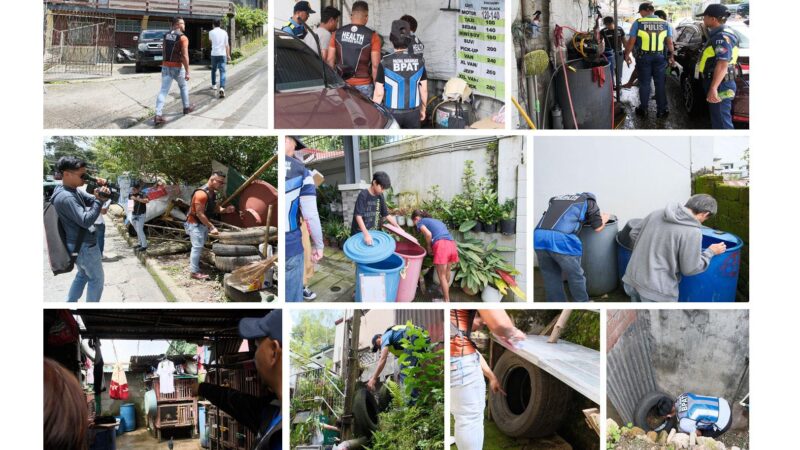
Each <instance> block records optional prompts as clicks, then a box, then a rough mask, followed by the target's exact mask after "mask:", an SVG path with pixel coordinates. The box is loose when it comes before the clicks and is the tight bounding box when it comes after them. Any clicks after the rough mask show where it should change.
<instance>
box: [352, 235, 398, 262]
mask: <svg viewBox="0 0 800 450" xmlns="http://www.w3.org/2000/svg"><path fill="white" fill-rule="evenodd" d="M369 234H370V236H372V245H371V246H370V245H367V244H365V243H364V235H363V233H356V234H354V235H352V236H350V237H349V238H347V241H345V243H344V254H345V255H346V256H347V257H348V258H350V259H351V260H353V261H354V262H355V263H357V264H372V263H376V262H380V261H383V260H384V259H386V258H388V257H390V256H392V254H393V253H394V249H395V240H394V238H393V237H391V236H389V235H388V234H387V233H384V232H383V231H378V230H369Z"/></svg>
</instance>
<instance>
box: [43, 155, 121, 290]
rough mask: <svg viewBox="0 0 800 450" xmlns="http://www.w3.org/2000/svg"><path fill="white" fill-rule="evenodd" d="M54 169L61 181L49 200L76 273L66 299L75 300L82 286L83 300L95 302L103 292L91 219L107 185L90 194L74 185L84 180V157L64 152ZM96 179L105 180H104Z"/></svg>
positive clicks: (100, 256) (99, 205)
mask: <svg viewBox="0 0 800 450" xmlns="http://www.w3.org/2000/svg"><path fill="white" fill-rule="evenodd" d="M56 170H57V171H58V172H59V173H61V176H62V183H63V184H62V185H61V186H58V187H56V188H55V190H54V191H53V195H52V196H50V202H51V203H52V204H53V206H54V207H55V209H56V213H57V214H58V219H59V221H60V223H61V226H62V227H63V230H64V238H65V240H66V245H67V250H68V251H69V252H70V254H72V255H74V254H75V253H77V258H75V256H73V258H75V267H76V268H77V269H78V273H77V274H76V275H75V279H74V280H73V281H72V286H70V288H69V293H68V294H67V301H68V302H77V301H78V299H79V298H81V296H83V290H84V288H86V301H87V302H99V301H100V297H101V296H102V295H103V283H104V281H105V275H104V273H103V262H102V259H103V257H102V255H101V254H100V247H98V246H97V234H96V233H97V231H96V228H95V226H94V222H95V221H96V220H97V217H98V216H99V215H100V210H101V209H102V208H103V204H104V203H105V201H106V200H108V195H109V190H108V188H107V187H98V188H97V189H95V191H94V195H89V194H88V193H86V191H84V190H79V189H78V188H79V187H81V186H83V185H84V184H85V180H84V176H85V175H86V161H83V160H80V159H78V158H75V157H72V156H64V157H62V158H61V159H59V160H58V163H57V165H56ZM97 181H98V183H99V184H101V185H102V184H105V180H102V179H98V180H97ZM87 285H88V287H87Z"/></svg>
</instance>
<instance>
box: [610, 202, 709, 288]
mask: <svg viewBox="0 0 800 450" xmlns="http://www.w3.org/2000/svg"><path fill="white" fill-rule="evenodd" d="M701 227H702V225H701V224H700V221H698V220H697V219H696V218H695V217H694V214H692V211H691V210H690V209H688V208H686V207H685V206H682V205H681V204H679V203H673V204H670V205H667V207H666V208H664V209H660V210H657V211H653V212H652V213H650V214H649V215H648V216H647V217H646V218H645V219H644V220H642V222H641V224H640V225H639V226H638V227H635V228H633V229H631V233H630V236H631V242H632V243H633V254H632V255H631V260H630V262H629V263H628V268H627V270H626V271H625V276H624V277H622V281H623V282H624V283H625V284H628V285H629V286H631V287H633V288H635V289H636V291H637V292H639V294H640V295H641V296H642V297H645V298H647V299H649V300H653V301H657V302H676V301H678V284H679V283H680V281H681V276H682V275H686V276H689V275H696V274H698V273H702V272H704V271H705V270H706V269H708V265H709V263H710V262H711V258H712V257H713V256H714V253H713V252H712V251H711V250H709V249H705V250H702V245H703V233H702V232H701V231H700V228H701Z"/></svg>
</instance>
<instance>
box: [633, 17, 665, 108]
mask: <svg viewBox="0 0 800 450" xmlns="http://www.w3.org/2000/svg"><path fill="white" fill-rule="evenodd" d="M655 10H656V9H655V7H654V6H653V4H652V3H642V4H641V5H639V14H640V15H641V16H642V17H640V18H639V19H636V21H635V22H633V24H632V25H631V31H630V33H629V35H628V36H629V37H628V43H627V44H626V46H625V62H626V63H627V64H628V66H630V65H631V62H632V59H631V53H632V52H633V51H634V48H635V50H636V67H637V68H638V69H639V70H638V72H639V107H638V108H636V115H638V116H641V117H645V116H647V104H648V103H650V80H653V83H654V84H655V87H656V117H658V118H659V119H660V118H664V117H667V115H669V109H668V105H667V92H666V79H667V78H666V68H667V61H668V60H669V64H670V65H672V64H674V63H675V57H674V54H675V48H674V46H673V45H672V27H670V26H669V24H668V23H667V21H666V20H663V19H661V18H660V17H657V16H656V15H655V14H654V13H655ZM664 49H667V55H666V56H665V55H664Z"/></svg>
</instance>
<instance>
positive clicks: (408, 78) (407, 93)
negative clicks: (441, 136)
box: [372, 20, 428, 128]
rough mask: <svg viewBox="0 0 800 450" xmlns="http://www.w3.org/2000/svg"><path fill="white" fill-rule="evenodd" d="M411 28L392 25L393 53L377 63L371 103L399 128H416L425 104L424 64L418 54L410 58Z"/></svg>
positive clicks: (397, 23) (403, 24)
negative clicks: (386, 112) (379, 105)
mask: <svg viewBox="0 0 800 450" xmlns="http://www.w3.org/2000/svg"><path fill="white" fill-rule="evenodd" d="M413 39H414V38H413V35H412V34H411V26H410V25H409V24H408V22H406V21H405V20H395V21H394V22H392V32H391V34H390V35H389V40H390V41H392V46H393V47H394V53H391V54H389V55H386V56H384V57H383V59H381V63H380V65H379V66H378V76H377V78H376V79H375V92H374V94H373V96H372V101H373V102H375V103H383V104H384V106H386V107H387V108H388V109H389V111H390V112H391V113H392V116H393V117H394V119H395V120H396V121H397V123H398V125H400V127H401V128H420V127H421V125H422V121H423V120H425V105H426V103H427V101H428V74H427V72H426V71H425V60H424V59H423V58H422V56H421V55H419V54H416V53H415V54H410V53H409V51H408V48H409V45H411V44H413Z"/></svg>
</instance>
